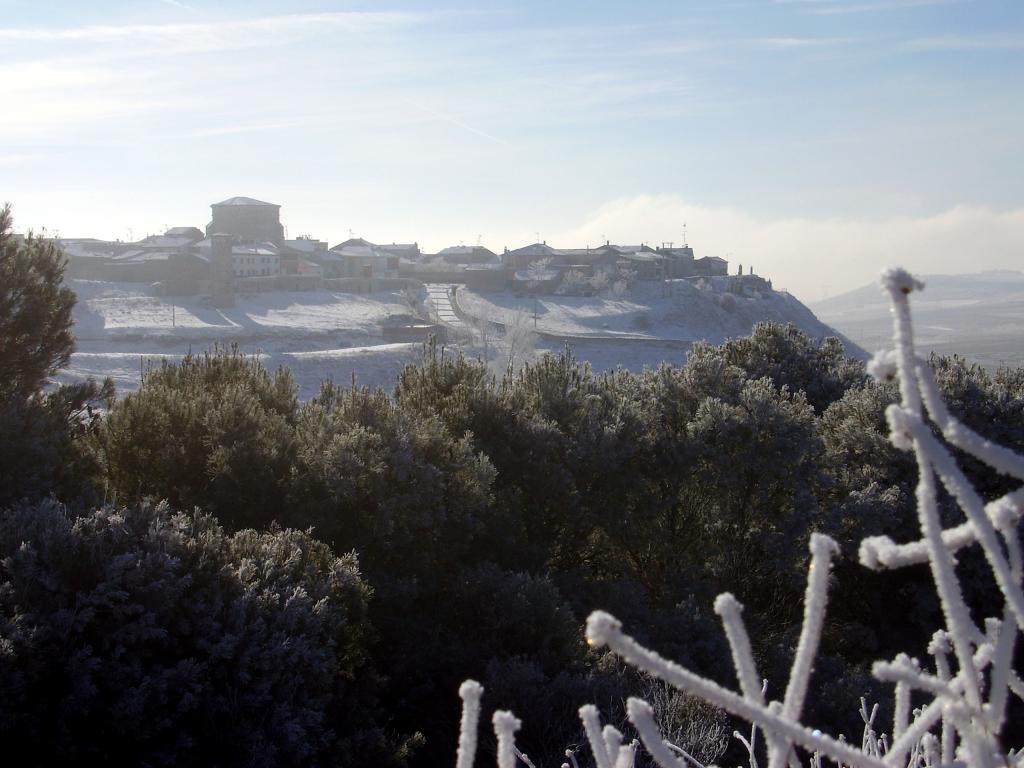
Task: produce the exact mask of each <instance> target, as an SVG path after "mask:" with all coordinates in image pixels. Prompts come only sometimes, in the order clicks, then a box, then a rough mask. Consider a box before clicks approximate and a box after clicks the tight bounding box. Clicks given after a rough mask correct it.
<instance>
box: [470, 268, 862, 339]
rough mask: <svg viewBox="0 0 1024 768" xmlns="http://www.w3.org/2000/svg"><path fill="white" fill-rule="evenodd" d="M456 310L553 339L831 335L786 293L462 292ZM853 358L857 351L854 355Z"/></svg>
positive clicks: (676, 288) (679, 287)
mask: <svg viewBox="0 0 1024 768" xmlns="http://www.w3.org/2000/svg"><path fill="white" fill-rule="evenodd" d="M458 302H459V305H460V307H461V308H462V309H463V310H464V311H465V312H466V313H467V314H469V315H471V316H473V317H486V318H488V319H490V320H493V321H496V322H501V323H503V322H507V321H508V320H509V318H511V317H512V316H513V315H515V314H516V313H517V312H522V313H524V314H525V315H527V317H528V318H529V320H530V324H531V326H532V325H533V317H534V312H535V309H536V316H537V322H536V328H537V330H538V331H539V332H541V333H543V334H548V335H551V336H555V337H572V338H578V339H585V338H586V337H595V338H602V339H604V338H608V337H622V338H623V340H624V342H625V340H626V339H629V340H635V339H637V338H638V337H639V338H643V339H648V340H651V341H682V342H693V341H698V340H706V341H710V342H713V343H716V344H717V343H721V342H722V341H724V340H725V339H727V338H730V337H736V336H743V335H746V334H748V333H750V330H751V328H752V327H753V326H754V324H755V323H757V322H760V321H769V320H770V321H773V322H778V323H793V324H795V325H796V326H798V327H799V328H800V329H801V330H803V331H804V332H805V333H807V334H808V335H809V336H812V337H814V338H822V337H824V336H834V335H836V332H835V330H833V329H832V328H830V327H828V326H827V325H825V324H824V323H822V322H821V321H819V320H818V319H817V318H816V317H815V316H814V313H813V312H811V311H810V310H809V309H808V308H807V307H805V306H804V305H803V304H801V303H800V302H799V301H797V299H796V298H794V297H793V296H791V295H790V294H788V293H784V292H777V291H766V292H765V293H763V294H759V295H753V296H749V297H741V296H734V295H733V294H721V293H714V292H712V291H710V290H700V289H698V288H697V287H696V286H694V285H693V284H691V283H689V282H687V281H684V280H679V281H675V282H674V284H673V285H672V289H671V295H666V290H665V288H664V286H662V285H661V284H660V283H640V284H638V285H637V286H635V287H634V288H633V289H632V291H631V292H630V294H629V295H628V296H626V297H622V298H606V297H578V296H537V297H536V299H532V298H529V297H517V296H516V295H515V294H513V293H511V292H508V291H505V292H498V293H479V292H474V291H469V290H466V289H460V290H459V292H458ZM850 351H851V353H852V354H858V353H859V350H857V349H856V348H852V349H851V350H850Z"/></svg>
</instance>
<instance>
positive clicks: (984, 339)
mask: <svg viewBox="0 0 1024 768" xmlns="http://www.w3.org/2000/svg"><path fill="white" fill-rule="evenodd" d="M921 279H922V281H923V282H924V284H925V289H924V291H922V292H921V293H915V294H914V296H913V300H912V302H911V307H912V309H913V313H914V330H915V332H916V337H917V344H918V347H919V349H920V350H921V351H922V352H924V353H927V352H932V351H933V352H937V353H939V354H942V355H954V354H955V355H960V356H961V357H964V358H966V359H967V360H969V361H971V362H975V363H978V364H980V365H982V366H984V367H985V368H987V369H989V370H995V369H997V368H999V367H1000V366H1004V365H1006V366H1012V367H1020V366H1024V272H1019V271H1014V270H995V271H989V272H978V273H973V274H964V275H924V276H923V277H922V278H921ZM809 306H810V308H811V309H812V310H813V311H814V313H815V314H816V315H817V316H818V319H819V320H821V321H822V322H823V323H827V324H828V325H830V326H832V327H833V328H835V329H836V330H838V331H840V332H841V333H843V334H845V335H846V336H848V337H849V338H850V339H852V340H853V341H854V342H856V343H857V344H859V345H860V346H861V347H863V348H864V349H865V350H867V351H868V352H870V353H873V352H874V351H876V350H878V349H880V348H882V347H885V346H890V345H891V343H892V342H891V341H890V339H891V338H892V315H891V314H890V311H889V303H888V301H887V300H886V297H885V296H883V295H882V292H881V290H880V289H879V288H878V287H877V286H876V285H866V286H863V287H861V288H857V289H855V290H853V291H849V292H847V293H844V294H841V295H839V296H833V297H831V298H829V299H825V300H823V301H818V302H814V303H811V304H810V305H809Z"/></svg>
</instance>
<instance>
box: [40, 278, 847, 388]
mask: <svg viewBox="0 0 1024 768" xmlns="http://www.w3.org/2000/svg"><path fill="white" fill-rule="evenodd" d="M70 285H71V287H72V288H73V289H74V290H75V292H76V293H77V294H78V303H77V305H76V307H75V311H74V319H75V333H76V335H77V337H78V345H77V351H76V352H75V354H74V355H73V356H72V359H71V364H70V366H69V367H68V368H67V369H66V370H65V371H63V372H62V373H61V374H60V376H59V377H58V378H59V379H60V380H62V381H81V380H83V379H85V378H88V377H93V378H102V377H104V376H110V377H112V378H113V379H114V382H115V384H116V385H117V388H118V390H120V391H130V390H132V389H135V388H136V387H137V386H138V383H139V379H140V376H141V372H142V371H144V370H145V369H146V368H147V367H148V366H152V365H159V364H160V361H161V360H162V359H166V360H169V361H177V360H179V359H181V357H182V356H184V355H186V354H188V353H189V352H196V353H199V352H202V351H204V350H206V349H208V348H210V347H213V346H215V345H222V346H223V345H228V344H235V345H237V346H238V347H239V349H240V350H241V351H242V352H244V353H245V354H252V355H258V356H259V357H260V359H261V360H262V361H263V363H264V365H266V366H267V367H268V368H271V369H274V368H277V367H278V366H282V365H284V366H287V367H288V368H290V369H291V370H292V372H293V374H294V376H295V380H296V382H297V383H298V385H299V390H300V394H301V396H302V397H303V398H308V397H311V396H313V395H314V394H316V392H317V390H318V388H319V386H320V382H321V381H323V380H325V379H333V380H334V381H335V382H337V383H339V384H343V385H347V384H349V383H351V381H352V377H353V375H355V379H356V382H357V383H358V384H360V385H365V386H371V387H378V386H379V387H383V388H385V389H387V390H391V389H392V388H393V387H394V385H395V382H396V381H397V379H398V374H399V373H400V372H401V370H402V369H403V368H404V367H405V366H406V365H408V364H409V363H411V362H415V361H417V360H419V359H420V356H421V354H422V347H421V345H420V344H418V343H405V344H385V343H384V339H383V337H382V335H381V330H380V321H381V320H384V319H386V318H387V317H388V316H390V315H396V314H406V313H408V312H409V307H408V306H407V305H406V304H405V303H404V301H403V298H404V297H403V296H402V294H401V292H399V291H387V292H379V293H375V294H347V293H336V292H328V291H315V292H314V291H310V292H284V291H279V292H272V293H260V294H252V295H241V294H240V295H238V296H237V299H236V304H235V306H234V307H231V308H228V309H216V308H214V307H211V306H209V304H208V303H206V302H205V301H204V300H203V299H202V298H201V297H188V298H185V299H183V298H174V299H170V298H160V297H155V296H152V295H150V294H149V293H148V291H147V288H146V286H144V285H139V284H130V283H103V282H97V281H88V280H72V281H70ZM457 299H458V304H459V308H460V310H461V311H463V312H466V313H467V314H469V315H470V316H474V317H486V318H488V319H490V320H491V321H495V322H498V323H508V322H509V321H510V320H513V321H514V318H515V315H516V314H517V313H521V316H520V318H519V320H520V325H521V327H526V328H527V329H530V330H532V328H533V314H534V299H532V298H529V297H522V296H520V297H517V296H516V295H515V294H514V293H512V292H497V293H486V294H485V293H476V292H473V291H469V290H467V289H465V288H460V289H459V290H458V294H457ZM536 313H537V324H536V329H537V331H538V332H539V334H538V335H539V337H540V338H537V339H534V340H533V342H530V343H528V344H527V346H528V347H530V348H531V349H534V350H535V352H534V353H533V354H543V353H545V352H550V353H558V352H560V351H561V350H562V349H564V348H565V346H568V347H569V348H570V349H571V350H572V352H573V353H574V354H575V355H576V357H577V359H579V360H581V361H587V362H589V363H590V364H591V366H592V367H593V368H594V369H595V370H598V371H603V370H611V369H614V368H617V367H622V368H626V369H628V370H633V371H639V370H642V369H643V368H644V367H645V366H650V367H653V366H656V365H658V364H659V363H662V362H668V363H673V364H682V363H683V362H684V361H685V359H686V352H687V349H688V348H689V345H690V343H691V342H693V341H695V340H699V339H706V340H708V341H711V342H714V343H720V342H721V341H723V340H724V339H726V338H728V337H730V336H742V335H745V334H747V333H749V332H750V329H751V327H752V326H753V324H754V323H755V322H757V321H758V320H774V321H776V322H784V323H785V322H792V323H795V324H796V325H798V326H799V327H800V328H802V329H803V330H804V331H806V332H807V333H808V334H810V335H812V336H815V337H820V336H824V335H828V334H830V333H832V331H831V329H829V328H828V327H827V326H825V325H823V324H822V323H820V322H819V321H818V320H817V318H815V317H814V315H813V314H812V313H811V312H810V310H808V309H807V308H806V307H804V306H803V304H801V303H800V302H799V301H797V300H796V299H794V298H793V297H792V296H790V295H789V294H785V293H775V292H769V293H767V294H765V295H764V296H753V297H746V298H744V297H733V296H731V295H730V298H728V299H725V300H723V299H722V294H715V293H713V292H711V291H702V290H700V289H698V288H696V287H695V286H693V285H691V284H689V283H686V282H683V281H679V282H677V283H676V284H675V285H673V286H672V290H671V292H670V293H667V292H666V289H665V287H664V286H663V285H661V284H656V283H648V284H644V283H641V284H638V285H637V286H635V287H634V288H633V290H632V291H631V292H630V293H629V294H628V295H627V296H624V297H618V298H613V297H592V298H584V297H569V296H538V297H537V299H536ZM523 321H525V322H523ZM457 325H458V326H460V327H461V333H460V329H459V328H454V329H453V334H454V336H457V337H461V340H460V339H456V340H453V341H450V342H449V344H448V346H449V347H458V346H460V344H461V346H462V349H463V350H464V351H465V352H466V354H468V355H471V356H474V357H476V356H479V355H481V354H482V352H483V349H484V347H483V345H482V343H481V341H482V340H481V339H480V338H469V337H468V334H467V333H466V332H465V326H464V325H463V324H462V323H461V322H459V323H458V324H457ZM499 337H500V334H494V333H493V332H492V334H491V338H489V340H488V346H487V349H488V351H489V354H490V358H491V361H492V365H493V366H494V369H495V371H496V372H500V371H502V370H504V368H505V366H506V365H507V359H506V358H507V355H508V351H507V350H505V351H502V349H501V344H502V342H501V339H500V338H499ZM528 357H529V353H528V354H527V355H525V356H524V357H522V358H518V357H517V360H516V364H519V363H521V362H522V360H523V359H526V358H528Z"/></svg>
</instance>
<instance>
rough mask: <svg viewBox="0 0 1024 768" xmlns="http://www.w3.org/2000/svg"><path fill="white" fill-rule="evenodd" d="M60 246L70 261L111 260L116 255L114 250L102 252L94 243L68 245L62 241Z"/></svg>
mask: <svg viewBox="0 0 1024 768" xmlns="http://www.w3.org/2000/svg"><path fill="white" fill-rule="evenodd" d="M98 242H99V241H97V243H98ZM59 245H60V249H61V250H62V251H63V252H64V255H65V256H67V257H68V258H69V259H109V258H111V257H112V256H113V255H114V250H113V249H109V250H101V249H100V248H98V247H97V246H96V245H95V244H92V243H80V242H71V243H67V242H63V241H61V242H60V244H59Z"/></svg>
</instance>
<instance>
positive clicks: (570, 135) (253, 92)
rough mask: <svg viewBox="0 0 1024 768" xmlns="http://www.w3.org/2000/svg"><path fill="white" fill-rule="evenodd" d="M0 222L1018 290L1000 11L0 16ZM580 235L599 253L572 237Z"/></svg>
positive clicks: (874, 3)
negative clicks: (634, 258)
mask: <svg viewBox="0 0 1024 768" xmlns="http://www.w3.org/2000/svg"><path fill="white" fill-rule="evenodd" d="M0 97H2V99H3V104H4V109H3V112H4V114H3V116H2V117H0V197H3V198H4V199H8V200H10V201H11V202H12V203H13V204H14V206H15V217H16V224H17V226H18V227H19V228H29V227H32V228H34V229H36V230H39V229H41V228H42V227H44V226H45V227H47V229H48V231H50V232H54V231H59V232H60V234H62V235H65V236H100V237H121V238H126V237H128V236H129V232H130V233H131V235H132V236H135V237H138V236H140V235H144V234H147V233H150V232H156V231H160V230H162V229H163V228H164V227H165V225H166V226H177V225H197V226H204V225H205V223H206V222H207V221H208V218H209V208H208V206H209V204H210V203H212V202H216V201H218V200H220V199H223V198H226V197H230V196H233V195H248V196H252V197H257V198H261V199H266V200H271V201H273V202H276V203H279V204H281V205H282V206H283V208H282V219H283V221H284V223H285V225H286V226H287V227H288V232H289V235H291V236H296V235H300V234H310V235H313V236H317V237H320V238H322V239H326V240H329V241H331V243H332V244H334V243H335V242H338V241H340V240H341V239H344V238H345V237H347V236H348V233H349V232H350V231H352V232H354V233H356V234H358V235H360V236H363V237H366V238H368V239H371V240H376V241H379V242H391V241H400V242H401V241H412V240H416V241H418V242H420V243H421V244H422V245H423V246H424V247H426V248H431V249H435V248H441V247H443V246H445V245H450V244H454V243H457V242H459V241H463V242H476V240H477V239H478V238H480V239H481V241H482V242H483V243H484V244H485V245H488V246H489V247H491V248H492V249H494V250H498V251H500V250H501V248H502V247H504V246H506V245H507V246H510V247H516V246H518V245H522V244H525V243H527V242H532V241H533V240H535V239H536V237H537V234H536V233H539V235H540V238H541V239H544V240H547V241H548V242H549V243H551V244H554V245H559V246H566V247H569V246H582V245H587V244H588V243H589V244H596V243H597V242H600V241H601V240H602V239H603V238H606V239H611V240H613V241H618V242H638V241H647V242H652V243H655V242H661V241H676V242H678V241H679V240H681V238H682V225H683V223H684V222H685V223H686V224H687V232H688V239H689V241H690V244H691V245H693V246H694V247H695V249H696V250H697V252H698V255H707V254H714V255H723V256H728V257H729V258H730V259H731V260H732V261H733V263H736V262H741V263H744V264H748V265H749V264H753V265H754V266H755V268H756V269H757V270H758V272H759V273H761V274H765V275H767V276H770V277H773V279H774V280H775V282H776V284H777V285H780V286H782V287H787V288H790V289H791V290H793V291H794V293H796V294H797V295H798V296H799V297H801V298H805V299H814V298H819V297H821V296H822V295H825V294H829V293H836V292H839V291H841V290H843V289H845V288H849V287H854V286H855V285H859V284H862V283H864V282H866V281H868V280H870V279H871V278H872V277H873V275H874V274H876V273H877V271H878V270H879V269H880V268H881V267H882V266H885V265H887V264H892V263H902V264H905V265H907V266H909V267H910V268H912V269H917V270H919V271H924V272H955V271H970V270H974V269H988V268H999V267H1004V268H1020V267H1021V265H1022V264H1024V258H1022V256H1024V247H1022V244H1024V184H1022V183H1021V178H1022V171H1024V131H1022V126H1024V119H1022V118H1024V3H1022V2H1019V1H1018V0H1002V1H995V0H778V1H776V2H771V0H756V1H755V0H748V1H743V0H719V1H717V2H715V1H712V0H694V1H693V2H687V1H685V0H677V1H676V2H647V3H642V2H641V3H602V2H575V1H573V2H560V3H542V2H519V3H501V2H483V1H482V0H481V1H478V2H473V3H469V2H464V1H463V0H454V1H453V2H415V3H414V2H387V0H384V1H383V2H381V1H378V2H364V3H356V2H308V1H305V0H299V1H297V2H287V3H285V2H269V1H267V0H264V1H262V2H261V1H257V2H244V3H243V2H218V3H212V2H206V1H205V0H146V1H145V2H143V1H141V0H140V1H139V2H103V1H102V0H94V1H93V2H89V3H82V2H80V1H78V0H76V1H75V2H53V1H50V2H40V0H32V1H29V0H0ZM602 236H603V237H602Z"/></svg>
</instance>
